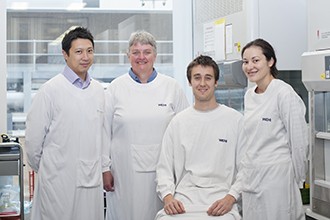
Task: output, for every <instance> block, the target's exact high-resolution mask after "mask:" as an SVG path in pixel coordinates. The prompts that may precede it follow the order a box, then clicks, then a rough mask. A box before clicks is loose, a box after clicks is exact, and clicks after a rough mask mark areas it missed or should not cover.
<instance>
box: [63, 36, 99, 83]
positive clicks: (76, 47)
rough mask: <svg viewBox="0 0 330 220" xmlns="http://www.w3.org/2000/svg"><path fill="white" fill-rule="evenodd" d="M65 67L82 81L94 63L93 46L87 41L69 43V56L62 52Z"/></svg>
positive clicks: (77, 40)
mask: <svg viewBox="0 0 330 220" xmlns="http://www.w3.org/2000/svg"><path fill="white" fill-rule="evenodd" d="M62 53H63V56H64V58H65V60H66V63H67V65H68V66H69V67H70V68H71V69H72V70H73V71H74V72H75V73H76V74H77V75H78V76H79V77H80V78H82V79H83V80H85V76H86V74H87V71H88V69H89V67H90V66H91V65H92V64H93V62H94V48H93V44H92V42H91V41H90V40H88V39H81V38H78V39H76V40H73V41H72V42H71V48H70V50H69V54H67V53H66V52H65V51H63V52H62Z"/></svg>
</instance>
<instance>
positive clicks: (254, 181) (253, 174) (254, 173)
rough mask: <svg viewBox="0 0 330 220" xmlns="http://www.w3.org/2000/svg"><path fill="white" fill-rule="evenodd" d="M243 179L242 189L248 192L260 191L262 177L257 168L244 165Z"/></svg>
mask: <svg viewBox="0 0 330 220" xmlns="http://www.w3.org/2000/svg"><path fill="white" fill-rule="evenodd" d="M242 172H243V175H244V179H243V191H245V192H249V193H258V192H260V187H259V185H260V182H262V180H263V177H262V174H261V172H260V170H259V169H257V168H252V167H244V168H243V169H242Z"/></svg>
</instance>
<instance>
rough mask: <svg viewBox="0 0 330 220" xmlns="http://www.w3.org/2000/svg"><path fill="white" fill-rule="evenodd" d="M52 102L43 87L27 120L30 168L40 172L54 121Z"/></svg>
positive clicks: (27, 146) (26, 135) (33, 102)
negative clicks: (41, 160)
mask: <svg viewBox="0 0 330 220" xmlns="http://www.w3.org/2000/svg"><path fill="white" fill-rule="evenodd" d="M52 109H53V106H52V102H51V97H50V96H49V92H47V89H45V87H41V88H40V89H39V92H38V93H37V94H36V95H35V96H34V98H33V100H32V104H31V107H30V110H29V112H28V115H27V118H26V129H25V151H26V156H27V162H28V164H29V165H30V167H31V168H32V169H33V170H34V171H35V172H38V170H39V163H40V159H41V156H42V152H43V146H44V141H45V138H46V135H47V133H48V130H49V127H50V125H51V121H52V117H53V116H52V115H53V114H52V112H53V111H52Z"/></svg>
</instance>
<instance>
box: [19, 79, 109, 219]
mask: <svg viewBox="0 0 330 220" xmlns="http://www.w3.org/2000/svg"><path fill="white" fill-rule="evenodd" d="M103 112H104V89H103V87H102V85H101V84H100V83H98V82H97V81H95V80H92V81H91V84H90V85H89V87H88V88H86V89H84V90H82V89H79V88H77V87H75V86H74V85H72V84H71V83H70V82H69V81H68V80H67V79H66V78H65V77H64V75H63V74H58V75H57V76H55V77H54V78H52V79H50V80H49V81H48V82H46V83H45V84H44V85H43V86H42V87H41V88H40V89H39V91H38V93H37V94H36V95H35V97H34V99H33V102H32V106H31V108H30V111H29V113H28V116H27V120H26V142H25V150H26V153H27V159H28V163H29V165H30V166H31V167H32V169H33V170H35V171H36V172H37V184H36V188H35V195H34V198H33V205H32V211H31V212H32V213H31V219H33V220H59V219H61V220H91V219H93V220H102V219H103V216H104V212H103V210H104V208H103V207H104V202H103V185H102V171H101V170H102V168H101V152H102V149H101V147H102V143H101V142H102V140H101V131H102V130H101V129H102V126H103Z"/></svg>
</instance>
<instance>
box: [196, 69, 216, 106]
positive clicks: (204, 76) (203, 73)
mask: <svg viewBox="0 0 330 220" xmlns="http://www.w3.org/2000/svg"><path fill="white" fill-rule="evenodd" d="M190 86H191V87H192V90H193V94H194V97H195V105H196V106H198V105H204V104H210V103H212V104H214V103H216V99H215V94H214V91H215V88H216V86H217V82H216V80H215V77H214V70H213V68H212V67H211V66H202V65H197V66H194V67H193V68H192V69H191V82H190Z"/></svg>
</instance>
